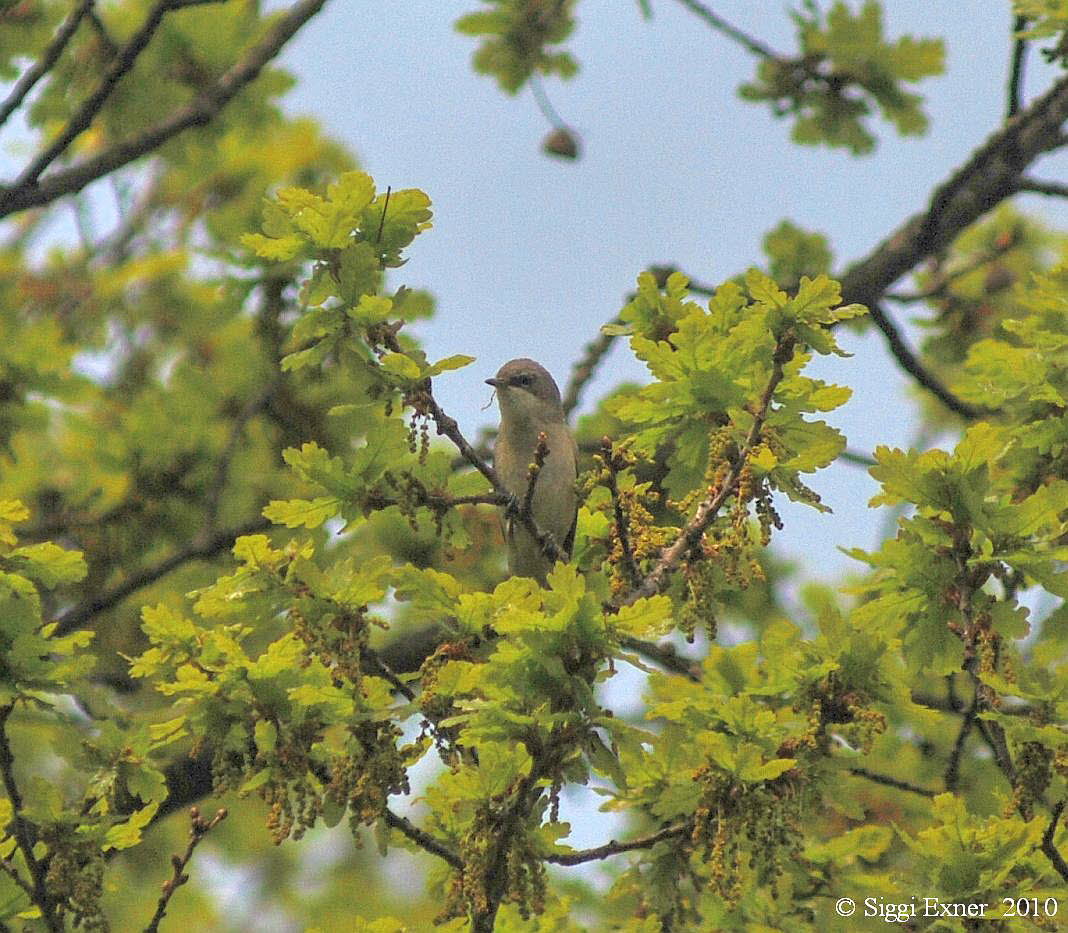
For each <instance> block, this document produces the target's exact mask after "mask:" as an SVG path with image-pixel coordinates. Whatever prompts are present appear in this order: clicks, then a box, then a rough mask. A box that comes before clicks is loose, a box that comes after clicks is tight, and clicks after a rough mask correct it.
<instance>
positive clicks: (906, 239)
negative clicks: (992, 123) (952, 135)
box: [842, 77, 1068, 307]
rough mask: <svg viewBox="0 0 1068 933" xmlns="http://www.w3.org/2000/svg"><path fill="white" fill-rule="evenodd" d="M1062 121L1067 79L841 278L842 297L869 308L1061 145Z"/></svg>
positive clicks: (1066, 113)
mask: <svg viewBox="0 0 1068 933" xmlns="http://www.w3.org/2000/svg"><path fill="white" fill-rule="evenodd" d="M1066 119H1068V77H1065V78H1061V80H1060V81H1058V82H1057V83H1056V84H1055V85H1053V87H1052V88H1050V90H1049V91H1047V92H1046V93H1045V94H1044V95H1043V96H1042V97H1040V98H1038V99H1037V100H1036V101H1034V103H1032V104H1031V105H1030V106H1029V107H1027V108H1026V109H1024V110H1022V111H1020V113H1018V114H1017V115H1016V116H1015V117H1013V118H1012V119H1011V120H1009V121H1008V122H1007V123H1006V124H1005V125H1004V126H1003V127H1002V128H1001V129H999V130H998V131H997V132H995V133H994V134H992V135H991V136H990V138H989V139H988V140H987V141H986V142H985V143H983V144H982V145H981V146H980V147H979V148H978V149H977V150H976V151H975V152H974V153H973V154H972V156H971V158H969V159H968V161H967V162H966V163H965V164H964V165H962V166H961V167H960V168H959V169H957V170H956V171H955V172H954V173H953V174H952V175H951V176H950V177H949V178H948V179H946V181H945V182H944V183H943V184H941V185H939V186H938V188H937V189H935V192H934V194H933V196H932V197H931V202H930V204H929V205H928V207H927V209H926V210H924V211H921V212H920V213H918V214H916V215H915V216H913V217H911V218H909V220H908V221H906V222H905V223H904V224H903V225H902V226H901V227H899V228H898V229H897V230H895V231H894V232H893V233H892V234H891V235H890V236H889V237H887V239H886V240H884V241H883V242H882V243H880V244H879V245H878V246H877V247H875V249H873V250H872V251H871V252H870V253H869V254H868V255H867V256H865V257H864V258H863V259H860V260H858V261H857V262H855V263H853V264H852V265H851V266H850V267H849V268H848V269H847V270H846V271H845V274H844V275H843V276H842V297H843V300H844V301H847V302H859V303H860V304H863V305H867V306H868V307H871V306H872V305H873V304H876V303H878V301H879V299H880V298H881V297H882V296H883V294H884V293H885V292H886V290H887V289H888V288H889V287H890V286H891V285H893V283H894V282H896V281H897V280H898V279H899V278H901V277H902V276H903V275H905V273H907V272H908V271H909V270H910V269H912V268H914V267H915V266H916V265H917V264H918V263H919V262H920V261H921V260H922V259H923V258H924V257H926V256H929V255H931V254H933V253H936V252H938V251H939V250H941V249H942V248H943V247H945V246H948V245H949V244H950V243H951V242H952V241H953V240H954V239H955V238H956V237H957V236H958V235H959V234H960V233H961V232H962V231H963V230H965V229H966V228H967V227H969V226H970V225H971V224H972V223H974V222H975V221H976V220H978V219H979V218H980V217H982V216H983V214H985V213H986V212H987V211H989V210H990V209H991V208H993V207H994V206H996V205H997V204H998V203H999V202H1000V201H1002V200H1004V199H1005V198H1006V197H1008V196H1009V195H1011V194H1013V193H1014V192H1015V191H1016V190H1018V182H1019V179H1020V175H1021V174H1022V172H1023V171H1024V170H1025V169H1026V168H1027V167H1028V166H1029V165H1030V164H1031V163H1032V162H1033V161H1034V160H1035V159H1037V158H1038V157H1039V156H1040V155H1042V153H1044V152H1046V151H1048V150H1049V149H1051V148H1054V147H1056V146H1058V145H1060V144H1061V126H1062V125H1063V123H1064V121H1065V120H1066Z"/></svg>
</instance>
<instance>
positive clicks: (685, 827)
mask: <svg viewBox="0 0 1068 933" xmlns="http://www.w3.org/2000/svg"><path fill="white" fill-rule="evenodd" d="M691 832H693V824H692V823H690V822H685V823H680V824H678V825H676V826H665V827H664V828H663V829H661V830H660V831H659V832H655V833H652V834H650V835H648V836H641V837H639V838H638V839H631V840H630V841H628V842H616V840H615V839H613V840H612V841H611V842H606V843H605V844H604V845H603V846H596V847H594V848H592V849H579V850H577V851H575V852H558V853H555V854H553V855H547V856H546V857H545V861H547V862H551V863H552V864H553V865H581V864H582V863H583V862H594V861H597V860H599V859H604V858H609V857H610V856H613V855H619V854H621V853H623V852H633V851H635V850H636V849H651V848H652V847H653V846H655V845H656V844H657V843H658V842H663V841H664V840H665V839H675V838H676V837H678V836H687V835H689V834H690V833H691Z"/></svg>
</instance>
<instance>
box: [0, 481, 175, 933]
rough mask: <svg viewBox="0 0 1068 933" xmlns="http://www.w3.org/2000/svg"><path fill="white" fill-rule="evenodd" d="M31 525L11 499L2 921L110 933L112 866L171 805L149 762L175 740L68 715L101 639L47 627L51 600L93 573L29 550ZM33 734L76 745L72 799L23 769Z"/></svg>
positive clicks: (1, 721) (3, 686)
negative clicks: (107, 868) (105, 910)
mask: <svg viewBox="0 0 1068 933" xmlns="http://www.w3.org/2000/svg"><path fill="white" fill-rule="evenodd" d="M28 518H29V511H28V510H27V509H26V508H25V507H24V506H23V505H22V504H21V503H20V502H17V501H14V500H3V501H0V589H2V594H0V600H2V603H3V606H2V612H0V618H2V620H3V622H2V631H0V654H2V656H3V665H2V676H0V773H2V780H3V786H4V788H5V791H6V795H5V797H4V798H3V799H2V800H0V825H2V826H3V827H4V829H3V837H2V839H0V858H3V859H4V862H5V865H6V866H7V870H6V871H5V872H4V873H3V874H2V875H0V918H2V919H3V921H4V922H5V923H6V922H9V921H12V920H14V919H15V918H22V919H23V920H26V919H34V918H37V919H41V920H43V922H45V923H46V924H48V925H49V926H50V927H51V928H55V925H56V924H58V923H62V922H64V918H69V920H70V921H71V922H73V923H75V924H79V925H82V926H84V927H85V928H87V929H97V928H104V927H106V922H105V920H104V917H103V914H102V911H101V906H100V900H101V896H102V894H103V874H104V858H105V856H106V855H107V854H108V853H112V852H115V851H119V850H122V849H127V848H130V847H132V846H135V845H137V844H138V843H139V842H140V841H141V833H142V831H143V830H144V828H145V827H146V826H147V825H148V823H149V822H150V821H151V819H152V818H153V816H154V815H155V813H156V810H157V809H158V807H159V805H160V803H161V802H162V800H163V798H164V796H165V791H166V788H165V785H164V780H163V775H162V774H161V773H160V772H159V771H158V770H157V769H156V768H155V767H154V766H152V765H151V764H149V763H148V760H147V759H148V756H149V754H150V753H151V752H153V751H155V750H157V749H159V748H161V747H162V746H163V745H165V744H166V742H160V741H157V740H156V739H155V738H154V737H153V736H151V735H150V734H149V732H148V731H147V730H146V729H144V728H141V729H132V730H130V731H129V732H127V733H122V732H120V730H119V729H117V728H116V727H115V725H114V724H111V723H108V724H106V725H105V726H104V727H103V728H102V729H101V730H99V732H98V734H97V735H96V736H95V737H94V738H89V737H88V736H85V735H82V734H80V732H79V729H78V728H77V726H76V725H75V723H74V722H72V720H71V717H70V715H69V713H67V712H65V705H66V704H65V703H64V696H65V695H66V694H68V693H69V692H70V691H71V690H72V689H74V688H75V687H76V686H77V685H79V684H80V683H82V682H83V681H84V679H85V678H86V676H87V674H88V673H89V671H90V670H91V668H92V665H93V658H92V656H91V655H89V654H88V653H87V652H86V651H85V650H84V649H85V648H86V646H87V645H88V644H89V643H90V642H91V641H92V638H93V633H92V632H75V633H72V634H68V635H59V634H58V633H57V624H56V623H55V622H46V621H45V618H44V601H43V598H42V596H43V594H44V593H46V592H47V591H49V590H54V589H56V588H57V587H59V586H62V585H63V584H69V583H73V582H76V581H78V580H81V579H82V578H83V577H84V576H85V574H86V569H87V568H86V565H85V561H84V560H83V559H82V555H81V554H80V553H79V552H77V551H72V550H67V549H65V548H62V547H60V546H58V545H57V544H54V543H52V542H50V541H46V542H41V543H38V544H28V545H20V544H19V543H18V539H17V537H16V534H15V525H17V524H19V523H22V522H25V521H26V520H27V519H28ZM16 713H17V714H18V715H15V714H16ZM28 726H29V727H32V726H36V728H37V729H42V728H43V729H47V730H49V731H51V732H52V733H53V735H54V736H55V737H56V738H57V739H59V740H61V741H66V742H70V741H71V740H72V739H73V740H74V746H75V748H78V749H79V754H78V756H77V760H76V761H75V762H73V763H74V764H75V765H77V766H78V769H79V772H80V773H78V779H77V780H76V781H72V782H71V784H70V785H68V786H66V787H65V789H61V788H60V787H59V786H57V785H56V784H54V783H53V782H52V781H51V780H49V779H47V778H45V777H44V776H43V775H41V774H36V775H27V774H25V773H22V772H21V771H17V770H16V761H17V759H16V756H15V754H14V752H13V748H21V745H22V743H23V742H24V741H26V740H27V739H28V734H27V731H26V730H27V727H28ZM66 776H67V777H70V775H69V774H68V775H66ZM131 803H133V805H131ZM131 810H132V812H131Z"/></svg>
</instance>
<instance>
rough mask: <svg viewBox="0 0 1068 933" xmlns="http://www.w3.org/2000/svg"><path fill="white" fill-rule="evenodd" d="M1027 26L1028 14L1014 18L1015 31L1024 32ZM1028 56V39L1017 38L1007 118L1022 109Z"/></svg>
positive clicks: (1013, 50) (1011, 68)
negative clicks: (1022, 93) (1021, 100)
mask: <svg viewBox="0 0 1068 933" xmlns="http://www.w3.org/2000/svg"><path fill="white" fill-rule="evenodd" d="M1026 28H1027V17H1026V16H1017V17H1016V18H1015V19H1014V20H1013V24H1012V31H1013V33H1018V32H1022V31H1023V30H1024V29H1026ZM1026 56H1027V40H1026V39H1017V40H1016V41H1015V42H1014V43H1013V46H1012V65H1011V67H1010V68H1009V93H1008V104H1007V106H1006V108H1005V119H1006V120H1011V119H1012V118H1013V117H1014V116H1016V114H1017V113H1019V110H1020V93H1021V91H1022V89H1023V77H1024V61H1025V59H1026Z"/></svg>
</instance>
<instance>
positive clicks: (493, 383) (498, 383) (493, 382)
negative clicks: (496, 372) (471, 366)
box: [486, 379, 504, 389]
mask: <svg viewBox="0 0 1068 933" xmlns="http://www.w3.org/2000/svg"><path fill="white" fill-rule="evenodd" d="M503 384H504V383H503V381H502V380H500V379H487V380H486V385H488V386H493V388H495V389H499V388H500V387H501V386H502V385H503Z"/></svg>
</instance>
